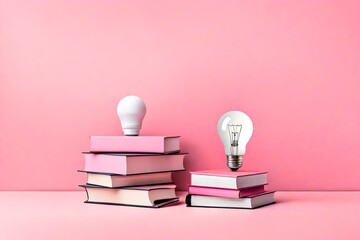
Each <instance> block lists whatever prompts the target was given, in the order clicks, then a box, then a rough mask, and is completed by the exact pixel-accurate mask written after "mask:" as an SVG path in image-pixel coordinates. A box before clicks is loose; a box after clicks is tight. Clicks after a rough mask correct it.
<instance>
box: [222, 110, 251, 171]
mask: <svg viewBox="0 0 360 240" xmlns="http://www.w3.org/2000/svg"><path fill="white" fill-rule="evenodd" d="M253 129H254V128H253V124H252V121H251V119H250V118H249V116H248V115H246V114H245V113H243V112H239V111H230V112H227V113H225V114H224V115H222V116H221V117H220V119H219V122H218V124H217V132H218V134H219V137H220V139H221V141H222V143H223V144H224V150H225V154H226V156H227V166H228V167H229V168H230V169H231V170H232V171H237V170H238V169H239V168H240V167H241V166H242V158H243V155H244V154H245V151H246V144H247V143H248V142H249V140H250V138H251V135H252V133H253Z"/></svg>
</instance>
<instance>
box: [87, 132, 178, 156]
mask: <svg viewBox="0 0 360 240" xmlns="http://www.w3.org/2000/svg"><path fill="white" fill-rule="evenodd" d="M90 151H91V152H136V153H176V152H180V137H179V136H136V137H131V136H91V137H90Z"/></svg>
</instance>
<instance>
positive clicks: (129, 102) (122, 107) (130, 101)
mask: <svg viewBox="0 0 360 240" xmlns="http://www.w3.org/2000/svg"><path fill="white" fill-rule="evenodd" d="M117 114H118V116H119V118H120V122H121V127H122V129H123V132H124V134H125V135H126V136H138V135H139V133H140V130H141V125H142V121H143V119H144V117H145V114H146V106H145V103H144V101H143V100H142V99H141V98H140V97H138V96H127V97H124V98H123V99H121V100H120V102H119V104H118V106H117Z"/></svg>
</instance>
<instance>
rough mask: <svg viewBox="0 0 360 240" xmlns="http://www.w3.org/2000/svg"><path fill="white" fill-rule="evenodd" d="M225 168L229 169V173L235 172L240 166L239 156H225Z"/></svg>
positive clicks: (240, 157) (240, 158)
mask: <svg viewBox="0 0 360 240" xmlns="http://www.w3.org/2000/svg"><path fill="white" fill-rule="evenodd" d="M226 157H227V166H228V168H230V169H231V171H233V172H236V171H237V170H238V169H239V168H241V166H242V158H243V156H241V155H227V156H226Z"/></svg>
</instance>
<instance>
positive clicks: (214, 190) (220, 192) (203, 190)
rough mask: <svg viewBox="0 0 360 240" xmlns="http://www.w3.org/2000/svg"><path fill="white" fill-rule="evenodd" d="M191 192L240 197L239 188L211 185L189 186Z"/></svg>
mask: <svg viewBox="0 0 360 240" xmlns="http://www.w3.org/2000/svg"><path fill="white" fill-rule="evenodd" d="M189 194H194V195H204V196H218V197H227V198H239V190H232V189H222V188H211V187H196V186H190V187H189Z"/></svg>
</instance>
